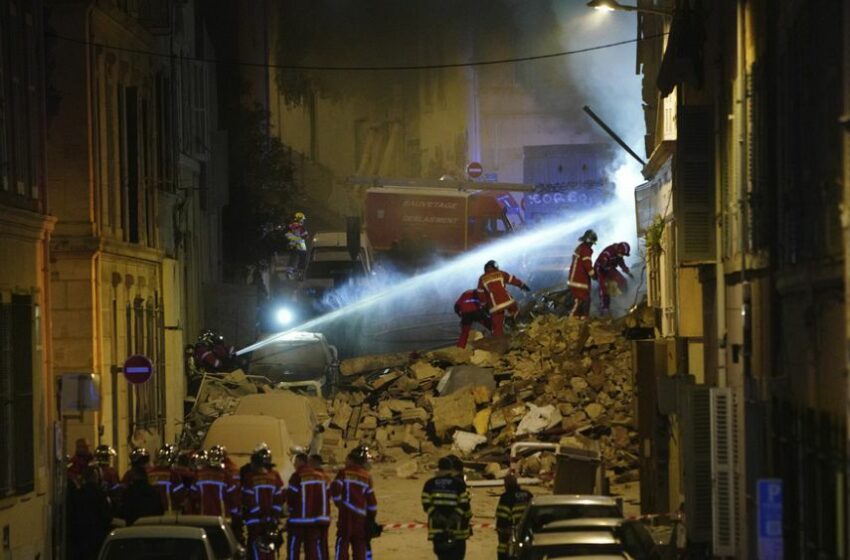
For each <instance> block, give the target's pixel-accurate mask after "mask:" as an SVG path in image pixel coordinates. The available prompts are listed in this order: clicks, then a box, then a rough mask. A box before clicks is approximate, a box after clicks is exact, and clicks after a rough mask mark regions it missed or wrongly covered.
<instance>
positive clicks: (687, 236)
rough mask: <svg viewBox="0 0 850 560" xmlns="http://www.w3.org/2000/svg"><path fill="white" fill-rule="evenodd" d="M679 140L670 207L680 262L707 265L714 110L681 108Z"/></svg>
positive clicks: (711, 252)
mask: <svg viewBox="0 0 850 560" xmlns="http://www.w3.org/2000/svg"><path fill="white" fill-rule="evenodd" d="M678 138H679V139H678V143H677V147H676V156H675V168H674V176H673V206H674V215H675V219H676V231H677V243H676V246H677V249H678V257H679V262H680V263H693V262H710V261H713V260H715V258H716V247H715V245H716V244H715V235H714V233H715V232H714V226H715V220H714V214H715V213H714V111H713V107H712V106H710V105H697V106H684V107H681V108H680V113H679V128H678Z"/></svg>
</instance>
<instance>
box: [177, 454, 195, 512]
mask: <svg viewBox="0 0 850 560" xmlns="http://www.w3.org/2000/svg"><path fill="white" fill-rule="evenodd" d="M193 455H194V453H193V452H192V451H181V452H180V453H178V455H177V460H176V462H175V464H174V466H173V470H174V472H175V473H176V474H177V477H178V478H179V479H180V484H179V485H178V486H177V489H176V491H175V496H174V498H175V501H174V503H173V506H174V507H175V508H176V511H178V512H180V513H186V514H190V513H194V510H195V508H194V504H193V502H192V492H191V490H192V486H194V485H195V476H196V475H197V472H196V470H195V462H194V458H193Z"/></svg>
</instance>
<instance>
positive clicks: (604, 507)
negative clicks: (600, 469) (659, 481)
mask: <svg viewBox="0 0 850 560" xmlns="http://www.w3.org/2000/svg"><path fill="white" fill-rule="evenodd" d="M622 518H623V511H622V509H620V504H619V503H618V502H617V500H616V499H615V498H612V497H610V496H596V495H585V494H553V495H547V496H534V498H532V500H531V503H530V504H529V505H528V509H526V510H525V514H523V516H522V519H521V520H520V522H519V525H518V526H517V529H516V533H515V534H514V535H513V538H512V539H511V543H510V545H509V553H510V555H511V557H513V558H519V557H520V556H521V553H522V550H523V549H524V548H526V547H528V546H529V545H530V544H531V540H532V538H533V536H534V534H535V533H536V532H537V531H539V530H540V528H541V527H543V526H544V525H547V524H549V523H553V522H555V521H564V520H569V519H622Z"/></svg>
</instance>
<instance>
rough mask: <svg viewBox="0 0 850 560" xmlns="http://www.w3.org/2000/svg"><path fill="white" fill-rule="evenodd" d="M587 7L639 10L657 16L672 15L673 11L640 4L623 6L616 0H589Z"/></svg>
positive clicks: (606, 10) (604, 10) (603, 10)
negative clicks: (644, 6)
mask: <svg viewBox="0 0 850 560" xmlns="http://www.w3.org/2000/svg"><path fill="white" fill-rule="evenodd" d="M587 7H588V8H593V9H594V10H599V11H601V12H613V11H618V12H641V13H645V14H655V15H657V16H672V15H673V12H670V11H667V10H659V9H657V8H641V7H640V6H624V5H623V4H620V3H619V2H617V0H590V2H588V3H587Z"/></svg>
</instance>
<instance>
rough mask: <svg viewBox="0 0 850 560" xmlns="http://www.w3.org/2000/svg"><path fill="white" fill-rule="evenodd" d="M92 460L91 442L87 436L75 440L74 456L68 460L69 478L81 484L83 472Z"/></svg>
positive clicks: (78, 484)
mask: <svg viewBox="0 0 850 560" xmlns="http://www.w3.org/2000/svg"><path fill="white" fill-rule="evenodd" d="M91 461H92V454H91V450H90V449H89V442H88V441H86V440H85V438H80V439H78V440H77V441H76V442H74V456H73V457H71V459H70V461H69V462H68V471H67V474H68V480H69V481H71V482H73V483H74V484H76V485H77V486H81V485H82V483H83V472H85V470H86V469H87V468H88V466H89V463H91Z"/></svg>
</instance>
